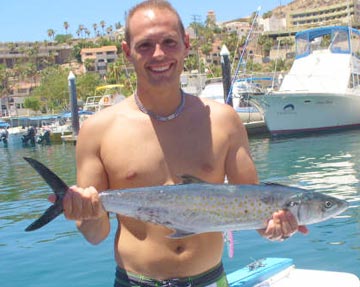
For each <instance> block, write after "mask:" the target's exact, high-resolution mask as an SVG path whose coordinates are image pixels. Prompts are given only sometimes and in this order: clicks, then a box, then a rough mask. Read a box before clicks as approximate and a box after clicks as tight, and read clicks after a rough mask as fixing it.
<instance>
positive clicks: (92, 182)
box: [64, 119, 110, 244]
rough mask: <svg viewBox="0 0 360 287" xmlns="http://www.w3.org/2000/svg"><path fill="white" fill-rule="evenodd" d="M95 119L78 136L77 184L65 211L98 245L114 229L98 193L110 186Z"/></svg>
mask: <svg viewBox="0 0 360 287" xmlns="http://www.w3.org/2000/svg"><path fill="white" fill-rule="evenodd" d="M91 120H92V119H91ZM91 120H90V119H88V120H87V122H84V124H83V125H82V127H81V130H80V133H79V136H78V139H77V144H76V167H77V187H71V188H70V190H69V191H70V192H68V193H67V195H66V197H65V198H64V209H65V210H64V213H65V216H66V217H67V218H68V219H73V220H76V221H77V222H76V225H77V227H78V229H79V230H80V232H81V233H82V234H83V235H84V237H85V238H86V239H87V240H88V241H89V242H90V243H92V244H98V243H100V242H101V241H102V240H104V239H105V238H106V237H107V236H108V234H109V232H110V221H109V217H108V214H107V212H105V211H104V210H103V208H102V205H101V202H100V198H99V193H98V192H99V191H102V190H106V189H108V179H107V174H106V172H105V169H104V166H103V164H102V161H101V159H100V138H101V132H100V131H99V133H97V132H96V128H94V123H93V121H91ZM94 135H96V136H94Z"/></svg>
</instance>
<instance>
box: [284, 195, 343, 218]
mask: <svg viewBox="0 0 360 287" xmlns="http://www.w3.org/2000/svg"><path fill="white" fill-rule="evenodd" d="M285 206H286V207H285V209H287V210H289V211H291V213H292V214H293V215H294V216H295V217H296V219H297V221H298V224H299V225H307V224H313V223H317V222H321V221H325V220H327V219H329V218H332V217H334V216H336V215H338V214H340V213H342V212H343V211H345V210H346V209H347V208H348V207H349V204H348V202H347V201H345V200H342V199H339V198H336V197H333V196H330V195H326V194H323V193H319V192H313V191H306V192H301V193H299V194H296V195H294V196H292V197H290V198H289V199H288V201H287V202H286V204H285Z"/></svg>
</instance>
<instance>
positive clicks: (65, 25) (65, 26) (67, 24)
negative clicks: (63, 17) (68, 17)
mask: <svg viewBox="0 0 360 287" xmlns="http://www.w3.org/2000/svg"><path fill="white" fill-rule="evenodd" d="M69 27H70V25H69V23H68V22H67V21H65V22H64V28H65V34H66V35H67V33H68V29H69Z"/></svg>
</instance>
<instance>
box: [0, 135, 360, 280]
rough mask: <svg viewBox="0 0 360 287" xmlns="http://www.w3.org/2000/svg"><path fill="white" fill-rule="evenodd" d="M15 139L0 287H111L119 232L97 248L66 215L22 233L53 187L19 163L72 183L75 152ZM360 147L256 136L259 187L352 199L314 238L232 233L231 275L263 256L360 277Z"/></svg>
mask: <svg viewBox="0 0 360 287" xmlns="http://www.w3.org/2000/svg"><path fill="white" fill-rule="evenodd" d="M17 140H18V139H15V138H10V142H9V145H8V147H7V148H6V147H3V145H2V144H0V286H4V287H7V286H9V287H10V286H11V287H20V286H28V287H30V286H36V287H45V286H46V287H55V286H57V287H59V286H84V287H85V286H86V287H89V286H112V283H113V276H114V268H115V263H114V260H113V254H112V248H113V242H112V238H113V236H114V228H113V230H112V233H111V234H110V236H109V238H108V239H107V240H106V241H105V242H103V243H102V244H100V245H98V246H91V245H90V244H88V243H87V242H86V241H85V240H84V239H83V238H82V237H81V235H79V233H78V232H77V231H76V228H75V227H74V224H73V223H72V222H69V221H66V220H65V219H64V218H63V217H62V216H60V217H59V218H57V219H56V221H54V222H52V223H51V224H49V225H47V226H46V227H45V228H43V229H40V230H38V231H36V232H30V233H27V232H24V229H25V228H26V226H28V225H29V224H30V223H31V222H32V221H33V220H34V219H35V218H37V217H38V216H39V215H40V214H41V213H42V212H43V211H44V210H45V209H46V208H47V207H48V206H49V203H48V202H47V200H46V198H47V195H48V194H49V188H48V187H47V186H46V184H45V183H44V182H43V181H42V179H41V178H40V177H39V176H38V175H37V174H36V173H35V171H34V170H33V169H32V168H30V167H29V165H28V164H27V163H26V162H25V161H24V160H23V159H22V158H23V157H24V156H28V157H33V158H36V159H38V160H40V161H42V162H43V163H45V164H46V165H48V166H49V167H51V168H52V169H53V170H54V171H55V172H56V173H57V174H58V175H59V176H60V177H62V178H63V179H64V181H66V182H67V183H68V184H69V185H71V184H74V183H75V159H74V154H75V149H74V146H73V145H71V144H57V145H51V146H39V145H37V146H36V147H22V146H21V145H20V144H19V143H18V142H17ZM359 143H360V131H349V132H341V133H333V134H322V135H314V136H308V137H299V138H282V139H270V138H268V137H266V136H264V137H255V138H251V139H250V146H251V151H252V155H253V158H254V161H255V163H256V166H257V169H258V173H259V176H260V179H261V180H262V181H268V182H278V183H282V184H290V185H295V186H300V187H304V188H314V189H317V190H319V191H322V192H327V193H331V194H333V195H336V196H339V197H341V198H344V199H347V200H348V201H349V202H350V204H351V208H350V209H349V210H348V211H346V212H345V213H344V214H343V216H342V217H340V218H335V219H331V220H328V221H326V222H323V223H319V224H315V225H311V226H309V228H310V234H308V235H306V236H304V235H301V234H296V235H295V236H293V237H292V238H291V239H289V240H287V241H285V242H282V243H278V242H277V243H275V242H270V241H267V240H265V239H263V238H261V237H260V236H259V235H258V234H257V232H256V231H241V232H234V240H235V256H234V257H233V258H231V259H230V258H228V256H227V253H226V252H224V256H223V258H224V264H225V268H226V269H227V271H228V272H231V271H234V270H236V269H237V268H239V267H242V266H244V265H247V264H248V263H250V262H252V261H253V260H255V259H260V258H263V257H290V258H293V259H294V262H295V264H296V265H297V267H298V268H309V269H310V268H311V269H322V270H333V271H343V272H351V273H354V274H356V275H358V276H360V223H359V222H360V207H359V205H360V201H359V198H360V191H359V190H360V148H359V147H360V144H359ZM113 225H114V226H115V220H114V219H113ZM209 252H210V251H209Z"/></svg>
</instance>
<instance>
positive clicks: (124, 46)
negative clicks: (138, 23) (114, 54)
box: [121, 41, 130, 60]
mask: <svg viewBox="0 0 360 287" xmlns="http://www.w3.org/2000/svg"><path fill="white" fill-rule="evenodd" d="M121 48H122V50H123V52H124V54H125V56H126V58H127V59H128V60H130V45H128V43H127V42H126V41H122V43H121Z"/></svg>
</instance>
